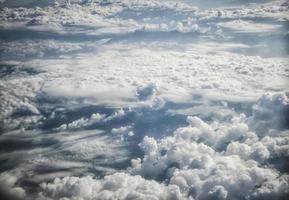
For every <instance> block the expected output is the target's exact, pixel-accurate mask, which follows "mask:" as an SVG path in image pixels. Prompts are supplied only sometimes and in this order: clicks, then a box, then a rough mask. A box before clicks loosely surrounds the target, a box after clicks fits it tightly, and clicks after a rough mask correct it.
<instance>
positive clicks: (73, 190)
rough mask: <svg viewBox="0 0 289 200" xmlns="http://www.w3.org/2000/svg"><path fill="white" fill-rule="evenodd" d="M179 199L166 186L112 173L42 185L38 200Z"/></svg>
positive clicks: (67, 178) (175, 190) (174, 187)
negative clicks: (100, 177) (98, 177)
mask: <svg viewBox="0 0 289 200" xmlns="http://www.w3.org/2000/svg"><path fill="white" fill-rule="evenodd" d="M65 198H67V199H71V200H74V199H87V200H89V199H102V200H104V199H120V200H121V199H143V200H145V199H160V200H161V199H163V200H165V199H180V198H181V194H180V191H179V190H178V188H177V187H176V186H165V185H163V184H160V183H158V182H156V181H149V180H145V179H143V178H142V177H140V176H131V175H129V174H126V173H115V174H113V175H109V176H105V177H104V178H103V179H95V178H92V177H90V176H87V177H81V178H80V177H65V178H63V179H55V180H54V181H53V182H52V183H43V184H42V185H41V193H40V194H39V197H38V199H41V200H42V199H43V200H44V199H47V200H48V199H65Z"/></svg>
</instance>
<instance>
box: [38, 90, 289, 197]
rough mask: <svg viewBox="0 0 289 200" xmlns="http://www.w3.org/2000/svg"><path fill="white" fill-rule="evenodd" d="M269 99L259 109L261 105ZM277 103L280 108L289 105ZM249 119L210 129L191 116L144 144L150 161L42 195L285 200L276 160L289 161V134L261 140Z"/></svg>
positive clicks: (46, 189) (48, 187)
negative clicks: (161, 136)
mask: <svg viewBox="0 0 289 200" xmlns="http://www.w3.org/2000/svg"><path fill="white" fill-rule="evenodd" d="M278 97H279V100H280V98H283V100H284V98H285V99H286V98H287V97H286V95H279V96H278ZM264 98H265V97H262V98H260V99H259V101H258V102H257V104H256V105H255V106H254V107H256V106H260V104H262V102H264ZM266 98H268V99H272V98H273V99H275V98H276V96H274V97H270V96H266ZM274 102H275V106H276V107H278V106H281V105H283V106H284V101H281V100H280V101H277V102H276V101H274ZM254 116H255V113H253V117H254ZM247 119H248V118H247V117H246V116H245V115H244V114H241V115H240V116H234V117H232V118H231V120H230V121H228V122H217V121H214V122H212V123H210V124H209V123H206V122H204V121H203V120H201V119H200V118H198V117H191V116H189V117H188V118H187V123H188V124H189V125H188V126H186V127H182V128H178V129H177V130H176V131H175V132H174V134H173V135H172V136H167V137H164V138H162V139H159V140H158V139H155V138H153V137H148V136H145V137H144V139H143V141H142V142H141V143H140V147H141V149H142V150H143V152H144V157H143V158H142V159H141V158H138V159H133V160H132V161H131V162H132V166H131V167H130V168H128V170H127V172H126V173H116V174H113V175H110V176H106V177H104V179H93V178H92V177H83V178H78V177H66V178H63V179H61V180H60V179H55V180H54V182H53V183H44V184H42V189H41V191H42V192H41V193H40V194H39V195H40V197H41V198H42V199H46V198H51V199H60V198H64V197H66V198H69V199H77V198H83V199H111V198H112V199H188V198H191V199H243V198H246V199H260V198H262V199H282V198H285V197H286V196H287V195H288V194H289V189H288V188H289V187H288V186H289V176H288V174H282V173H281V172H280V171H278V169H277V168H274V166H275V164H276V163H273V162H272V160H274V158H276V157H278V156H280V155H283V158H282V159H281V160H280V161H279V164H281V163H283V161H282V160H283V159H284V158H286V157H288V155H289V143H288V141H289V138H288V131H287V132H286V134H285V135H284V134H283V131H277V132H275V134H274V135H273V134H270V135H258V134H256V133H255V132H253V131H251V130H250V129H251V127H250V126H248V125H247V123H246V121H247ZM249 119H252V118H249ZM255 120H257V119H256V118H255ZM116 130H117V129H115V131H116ZM115 131H114V132H115ZM286 141H287V142H286ZM130 174H133V175H130ZM137 175H141V176H142V177H145V178H148V179H149V180H146V179H144V178H141V177H140V176H137ZM151 179H155V180H159V181H160V182H163V183H157V182H156V181H154V180H151Z"/></svg>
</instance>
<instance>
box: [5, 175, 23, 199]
mask: <svg viewBox="0 0 289 200" xmlns="http://www.w3.org/2000/svg"><path fill="white" fill-rule="evenodd" d="M17 181H18V178H17V177H16V176H14V175H13V174H11V173H8V172H3V173H1V174H0V197H1V198H5V199H24V198H25V197H26V192H25V190H24V189H23V188H22V187H20V186H18V184H17Z"/></svg>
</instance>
